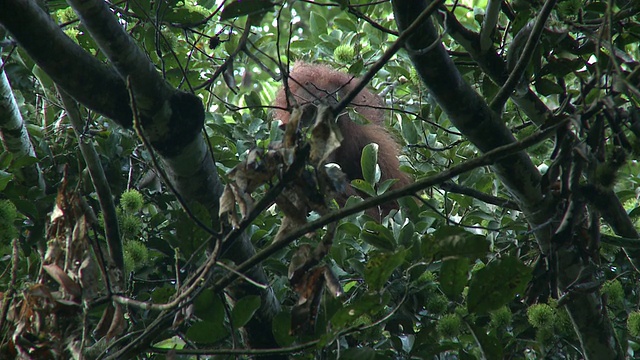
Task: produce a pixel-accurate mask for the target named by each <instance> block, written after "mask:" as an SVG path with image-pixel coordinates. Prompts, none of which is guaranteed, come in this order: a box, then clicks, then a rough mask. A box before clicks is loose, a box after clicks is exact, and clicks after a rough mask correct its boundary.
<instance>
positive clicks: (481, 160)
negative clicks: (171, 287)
mask: <svg viewBox="0 0 640 360" xmlns="http://www.w3.org/2000/svg"><path fill="white" fill-rule="evenodd" d="M568 121H569V118H566V119H563V120H560V121H558V122H556V123H555V124H553V125H551V126H549V127H547V128H545V129H543V130H540V131H538V132H536V133H534V134H533V135H531V136H528V137H526V138H524V139H522V140H521V141H517V142H513V143H510V144H507V145H503V146H500V147H497V148H495V149H493V150H490V151H487V152H486V153H485V154H484V155H482V156H479V157H477V158H474V159H471V160H469V161H467V162H465V163H463V164H460V165H458V166H455V167H452V168H450V169H448V170H445V171H443V172H441V173H439V174H437V175H434V176H431V177H428V178H425V179H422V180H419V181H416V182H415V183H413V184H410V185H408V186H405V187H403V188H400V189H396V190H392V191H388V192H386V193H384V194H382V195H380V196H376V197H372V198H368V199H366V200H364V201H363V202H361V203H358V204H355V205H353V206H349V207H346V208H343V209H341V210H339V211H336V212H333V213H330V214H327V215H324V216H322V217H320V218H319V219H317V220H316V221H313V222H310V223H308V224H306V225H304V226H301V227H299V228H297V229H295V230H293V231H291V232H290V233H288V234H287V235H286V236H284V237H283V238H282V239H281V240H279V241H277V242H273V243H271V244H270V245H269V246H267V247H265V248H264V249H263V250H262V251H260V252H259V253H257V254H256V255H255V256H253V257H251V258H250V259H248V260H247V261H245V262H243V263H242V264H240V265H238V267H237V268H236V270H237V271H239V272H244V271H247V270H249V269H251V268H252V267H254V266H256V265H258V264H259V263H260V262H262V261H263V260H265V259H267V258H268V257H270V256H271V255H273V254H274V253H276V252H277V251H279V250H281V249H282V248H283V247H284V246H286V245H288V244H289V243H291V242H293V241H294V240H295V239H297V238H299V237H301V236H304V235H305V234H307V233H310V232H313V231H315V230H317V229H320V228H322V227H324V226H325V225H327V224H330V223H332V222H334V221H338V220H340V219H342V218H345V217H347V216H349V215H353V214H357V213H359V212H361V211H364V210H366V209H368V208H370V207H374V206H378V205H381V204H384V203H387V202H389V201H393V200H396V199H398V198H400V197H404V196H410V195H413V194H415V193H417V192H418V191H421V190H423V189H426V188H429V187H431V186H434V185H437V184H440V183H443V182H445V181H447V180H450V179H452V178H453V177H455V176H458V175H460V174H463V173H465V172H468V171H471V170H473V169H476V168H478V167H481V166H488V165H491V164H493V163H495V162H496V161H498V160H500V159H502V158H504V157H506V156H509V155H512V154H515V153H517V152H518V151H522V150H524V149H526V148H528V147H530V146H533V145H535V144H537V143H539V142H541V141H543V140H545V139H547V138H548V137H550V136H552V135H553V134H555V131H556V129H557V128H558V127H559V126H561V125H563V124H566V123H567V122H568ZM236 278H237V276H236V275H235V274H227V275H226V276H224V277H223V278H222V279H220V280H218V281H217V282H216V283H215V284H214V285H213V287H212V288H213V291H214V292H217V291H220V290H222V289H224V288H225V287H227V286H228V285H229V284H231V282H233V281H234V280H235V279H236Z"/></svg>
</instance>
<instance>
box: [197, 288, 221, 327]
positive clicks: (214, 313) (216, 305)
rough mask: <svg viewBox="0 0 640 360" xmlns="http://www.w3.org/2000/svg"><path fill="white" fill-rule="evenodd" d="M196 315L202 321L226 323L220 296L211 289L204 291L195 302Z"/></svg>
mask: <svg viewBox="0 0 640 360" xmlns="http://www.w3.org/2000/svg"><path fill="white" fill-rule="evenodd" d="M193 307H194V309H193V310H194V313H195V314H196V316H198V317H199V318H200V319H203V320H205V321H210V322H219V323H220V324H222V322H223V321H224V304H223V303H222V300H220V296H218V295H216V294H214V293H213V291H212V290H211V289H206V290H204V291H202V293H201V294H200V295H198V297H197V298H196V299H195V301H194V302H193Z"/></svg>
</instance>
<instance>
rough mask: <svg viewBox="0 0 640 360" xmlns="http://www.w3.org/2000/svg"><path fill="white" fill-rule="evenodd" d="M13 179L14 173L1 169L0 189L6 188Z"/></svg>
mask: <svg viewBox="0 0 640 360" xmlns="http://www.w3.org/2000/svg"><path fill="white" fill-rule="evenodd" d="M11 179H13V174H12V173H8V172H6V171H3V170H0V191H2V190H4V189H5V188H6V187H7V185H8V184H9V182H10V181H11Z"/></svg>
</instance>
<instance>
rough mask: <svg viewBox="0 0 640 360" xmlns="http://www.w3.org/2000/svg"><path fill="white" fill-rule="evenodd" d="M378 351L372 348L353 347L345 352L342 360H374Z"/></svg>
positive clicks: (341, 357)
mask: <svg viewBox="0 0 640 360" xmlns="http://www.w3.org/2000/svg"><path fill="white" fill-rule="evenodd" d="M375 358H376V351H375V350H373V349H372V348H370V347H352V348H349V349H347V350H345V351H344V352H343V353H342V354H341V355H340V359H344V360H374V359H375Z"/></svg>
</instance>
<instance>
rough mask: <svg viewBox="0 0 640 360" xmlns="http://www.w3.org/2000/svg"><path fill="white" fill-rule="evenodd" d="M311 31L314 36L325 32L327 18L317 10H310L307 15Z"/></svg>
mask: <svg viewBox="0 0 640 360" xmlns="http://www.w3.org/2000/svg"><path fill="white" fill-rule="evenodd" d="M309 24H310V28H311V33H312V34H314V35H315V36H319V35H321V34H326V33H327V20H326V19H325V18H324V17H322V15H320V14H319V13H318V12H317V11H312V12H311V14H310V15H309Z"/></svg>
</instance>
